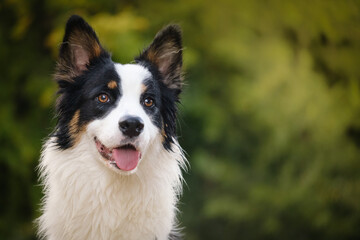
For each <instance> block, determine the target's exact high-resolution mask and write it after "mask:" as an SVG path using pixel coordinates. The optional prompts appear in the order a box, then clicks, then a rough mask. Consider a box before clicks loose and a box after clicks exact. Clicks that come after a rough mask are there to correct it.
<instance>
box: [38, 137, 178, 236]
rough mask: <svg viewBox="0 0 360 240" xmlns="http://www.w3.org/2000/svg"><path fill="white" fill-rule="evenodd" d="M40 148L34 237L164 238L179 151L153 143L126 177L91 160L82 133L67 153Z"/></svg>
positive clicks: (172, 214)
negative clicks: (40, 191) (40, 197)
mask: <svg viewBox="0 0 360 240" xmlns="http://www.w3.org/2000/svg"><path fill="white" fill-rule="evenodd" d="M51 141H52V140H51V139H50V140H49V141H48V143H47V144H46V145H45V148H44V151H43V154H42V159H41V163H40V173H41V175H42V179H43V182H44V185H45V198H44V202H43V215H42V216H41V217H40V218H39V229H40V233H41V234H42V235H43V236H44V237H46V239H50V240H57V239H69V240H70V239H76V240H80V239H127V240H131V239H155V238H156V239H158V240H162V239H167V238H168V234H169V233H170V231H171V230H172V229H173V228H174V225H175V224H176V222H175V213H176V202H177V196H178V194H179V193H180V192H181V181H182V177H181V170H180V166H181V165H183V164H184V160H183V158H182V154H181V150H180V147H178V146H175V145H174V151H173V152H171V151H170V152H168V151H166V150H164V149H163V148H162V146H161V144H158V143H157V141H155V142H154V143H153V146H152V147H151V151H149V152H148V153H147V154H146V156H144V159H142V162H141V163H140V165H139V168H138V170H137V172H136V173H134V174H132V175H129V176H126V175H120V174H117V173H115V172H113V171H111V170H109V169H107V168H106V166H105V165H104V164H102V163H101V162H100V161H99V159H94V156H96V152H94V151H96V149H92V148H90V149H89V141H90V140H89V139H88V138H87V137H86V136H85V135H84V136H83V137H82V139H81V140H80V142H79V143H78V144H77V145H76V146H75V147H74V148H72V149H69V150H64V151H61V150H57V149H56V147H54V146H53V144H52V143H51Z"/></svg>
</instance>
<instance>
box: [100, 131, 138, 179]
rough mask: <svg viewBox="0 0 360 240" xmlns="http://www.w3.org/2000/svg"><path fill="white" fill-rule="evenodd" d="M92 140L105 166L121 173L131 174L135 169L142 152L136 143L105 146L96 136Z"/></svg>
mask: <svg viewBox="0 0 360 240" xmlns="http://www.w3.org/2000/svg"><path fill="white" fill-rule="evenodd" d="M94 142H95V146H96V148H97V151H98V153H99V154H100V156H101V157H100V158H99V159H100V161H101V162H102V163H103V164H104V165H105V166H106V167H107V168H109V169H110V170H112V171H114V172H116V173H118V174H122V175H131V174H134V173H135V172H136V171H137V169H138V167H139V164H140V162H141V159H142V154H141V151H140V150H139V148H138V146H136V144H134V143H132V142H124V143H123V144H120V145H118V146H115V147H107V146H105V145H104V144H103V143H102V142H101V141H100V140H99V139H98V138H96V137H95V138H94Z"/></svg>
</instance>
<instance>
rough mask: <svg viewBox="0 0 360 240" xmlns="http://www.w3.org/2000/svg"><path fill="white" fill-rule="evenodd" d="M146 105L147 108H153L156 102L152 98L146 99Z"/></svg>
mask: <svg viewBox="0 0 360 240" xmlns="http://www.w3.org/2000/svg"><path fill="white" fill-rule="evenodd" d="M144 105H145V106H146V107H151V106H153V105H154V100H153V99H152V98H145V100H144Z"/></svg>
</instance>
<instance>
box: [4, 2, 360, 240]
mask: <svg viewBox="0 0 360 240" xmlns="http://www.w3.org/2000/svg"><path fill="white" fill-rule="evenodd" d="M71 14H80V15H81V16H83V17H84V18H85V19H86V20H87V21H88V22H89V23H90V24H91V25H92V26H93V27H94V28H95V30H96V32H97V33H98V36H99V38H100V40H101V41H102V43H103V45H104V46H105V47H106V48H107V49H108V50H110V51H112V53H113V59H114V61H118V62H122V63H126V62H129V61H132V59H133V57H134V56H135V55H137V54H138V53H139V52H140V50H141V49H142V48H143V47H145V46H146V45H147V44H149V43H150V42H151V40H152V38H153V36H154V35H155V33H156V32H157V31H158V30H159V29H160V28H161V27H163V26H164V25H166V24H168V23H178V24H180V25H181V26H182V28H183V33H184V45H185V52H184V64H185V66H184V67H185V71H186V82H187V85H186V87H185V89H184V93H183V95H182V100H183V101H182V105H181V106H180V120H179V129H178V132H179V136H180V138H179V140H180V142H181V145H182V146H183V148H184V149H185V150H186V152H187V157H188V159H189V162H190V164H191V168H190V169H189V171H188V172H187V173H185V179H186V182H187V185H186V186H185V187H184V195H183V197H182V199H181V203H180V205H179V208H180V210H181V213H180V214H179V219H180V221H181V222H182V226H183V227H184V233H185V234H186V238H185V239H190V240H197V239H246V240H252V239H254V240H271V239H274V240H275V239H293V240H300V239H327V240H331V239H360V66H359V65H360V2H359V1H357V0H344V1H338V0H324V1H319V0H311V1H309V0H298V1H280V0H262V1H260V0H257V1H246V0H222V1H205V0H183V1H180V0H169V1H164V0H158V1H154V0H142V1H140V0H123V1H120V0H103V1H98V0H57V1H46V0H2V1H0V84H1V86H0V99H1V101H0V186H1V189H0V191H1V192H0V194H1V195H0V239H36V236H35V229H34V226H33V223H32V221H33V220H34V219H35V218H36V217H38V216H39V203H40V199H41V197H42V193H41V187H40V186H39V182H38V180H37V177H38V176H37V172H36V170H35V168H36V166H37V164H38V159H39V152H40V149H41V144H42V142H43V140H44V138H45V137H46V136H47V135H48V134H49V133H50V132H51V130H52V128H53V126H54V125H55V123H56V119H54V118H53V112H54V110H53V103H54V100H55V97H56V95H55V92H56V85H55V83H54V82H53V81H52V73H53V69H54V65H55V62H56V58H57V52H58V47H59V44H60V42H61V39H62V35H63V32H64V26H65V23H66V20H67V18H68V17H69V16H70V15H71Z"/></svg>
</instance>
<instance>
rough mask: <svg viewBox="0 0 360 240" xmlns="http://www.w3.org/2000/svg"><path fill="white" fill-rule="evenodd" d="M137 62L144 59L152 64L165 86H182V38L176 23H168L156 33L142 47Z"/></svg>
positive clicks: (173, 87) (179, 88)
mask: <svg viewBox="0 0 360 240" xmlns="http://www.w3.org/2000/svg"><path fill="white" fill-rule="evenodd" d="M136 61H137V62H142V61H146V62H149V63H150V64H152V65H154V66H155V67H156V68H157V69H158V70H159V72H160V74H161V76H162V78H163V79H162V80H163V83H164V84H165V86H167V87H168V88H171V89H176V90H181V88H182V75H181V71H182V70H181V69H182V39H181V29H180V27H179V26H178V25H169V26H167V27H165V28H164V29H162V30H161V31H160V32H159V33H158V34H156V36H155V38H154V40H153V42H152V43H151V44H150V46H148V47H147V48H145V49H144V51H143V52H142V53H141V54H140V56H139V57H137V58H136Z"/></svg>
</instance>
